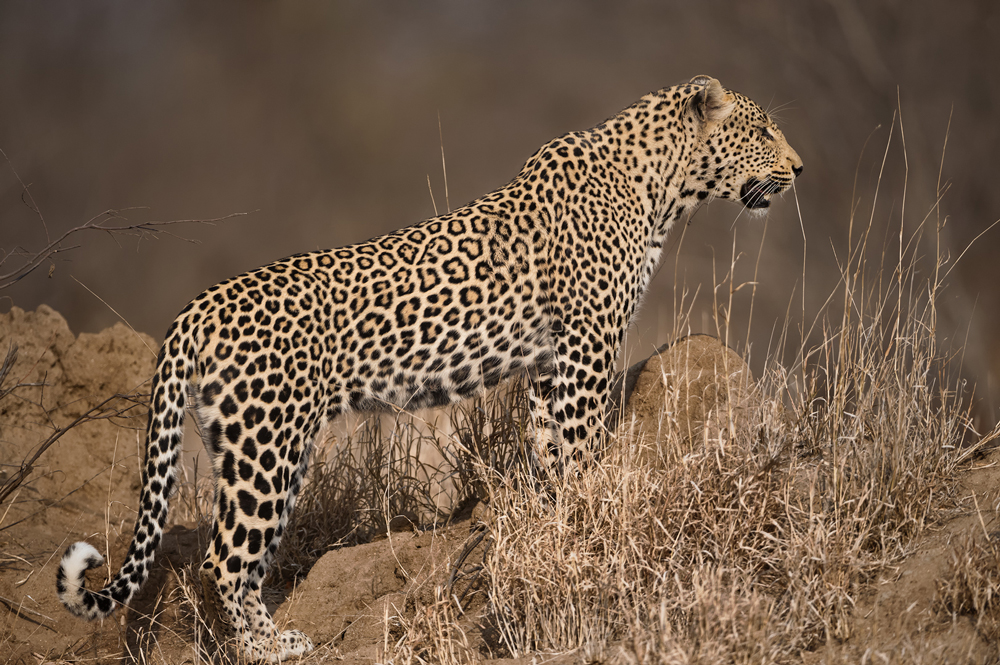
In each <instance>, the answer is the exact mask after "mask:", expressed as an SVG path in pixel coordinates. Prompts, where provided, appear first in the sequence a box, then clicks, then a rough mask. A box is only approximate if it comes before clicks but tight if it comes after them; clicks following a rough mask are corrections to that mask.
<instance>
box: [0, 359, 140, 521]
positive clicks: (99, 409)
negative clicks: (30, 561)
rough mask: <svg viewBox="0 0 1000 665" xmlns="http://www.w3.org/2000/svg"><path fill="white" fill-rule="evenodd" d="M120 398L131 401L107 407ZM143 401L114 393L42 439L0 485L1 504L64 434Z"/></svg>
mask: <svg viewBox="0 0 1000 665" xmlns="http://www.w3.org/2000/svg"><path fill="white" fill-rule="evenodd" d="M8 357H9V355H8ZM5 364H6V363H5ZM17 387H19V386H14V388H17ZM11 390H13V389H11ZM8 392H9V391H8ZM118 400H126V401H127V402H129V404H127V405H125V406H119V407H113V408H107V407H108V406H109V405H110V404H111V403H113V402H115V401H118ZM143 403H144V400H143V399H142V396H140V395H136V394H121V393H119V394H116V395H112V396H111V397H108V398H107V399H105V400H104V401H103V402H101V403H100V404H98V405H97V406H94V407H92V408H91V409H89V410H88V411H87V412H85V413H84V414H83V415H81V416H79V417H78V418H76V419H75V420H74V421H73V422H71V423H70V424H69V425H66V426H65V427H60V428H58V429H56V430H55V431H54V432H53V433H52V434H50V435H49V437H48V438H47V439H45V440H44V441H42V443H40V444H39V445H38V447H37V448H36V449H35V452H34V453H32V454H30V455H28V456H26V457H25V458H24V460H23V461H22V462H21V466H20V468H19V469H18V470H17V471H15V472H14V473H13V475H11V477H10V478H7V480H5V481H4V482H3V484H2V485H0V504H2V503H3V502H4V501H5V500H6V499H7V497H9V496H10V495H11V494H12V493H13V492H14V490H16V489H17V488H18V487H19V486H21V484H22V483H23V482H24V481H25V480H26V479H27V478H28V476H30V475H31V473H32V472H33V471H34V469H35V466H34V465H35V462H36V461H38V458H39V457H41V456H42V454H43V453H44V452H45V451H46V450H48V449H49V448H51V447H52V445H53V444H54V443H55V442H56V441H58V440H59V439H61V438H62V437H63V435H64V434H66V433H67V432H69V431H70V430H72V429H73V428H75V427H79V426H80V425H82V424H83V423H87V422H93V421H95V420H110V419H111V418H119V417H123V416H125V415H126V412H127V411H129V410H131V409H133V408H135V407H136V406H139V405H141V404H143ZM0 530H2V529H0Z"/></svg>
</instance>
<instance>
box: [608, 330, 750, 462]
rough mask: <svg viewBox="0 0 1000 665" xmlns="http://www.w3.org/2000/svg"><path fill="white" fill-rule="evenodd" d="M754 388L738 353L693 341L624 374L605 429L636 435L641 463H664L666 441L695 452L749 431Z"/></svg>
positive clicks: (710, 340) (667, 348) (664, 349)
mask: <svg viewBox="0 0 1000 665" xmlns="http://www.w3.org/2000/svg"><path fill="white" fill-rule="evenodd" d="M752 385H753V376H752V375H751V372H750V368H749V367H748V366H747V364H746V362H745V361H744V360H743V358H741V357H740V356H739V355H738V354H737V353H736V352H735V351H733V350H732V349H730V348H729V347H727V346H726V345H725V344H723V343H722V342H721V341H720V340H719V339H717V338H715V337H712V336H710V335H689V336H687V337H683V338H681V339H679V340H677V341H675V342H674V343H672V344H665V345H663V346H661V347H660V348H659V349H657V351H656V353H655V354H653V355H652V356H650V357H649V358H647V359H646V360H644V361H642V362H640V363H637V364H635V365H633V366H632V367H630V368H629V369H628V370H627V371H626V372H624V373H623V375H622V376H621V377H620V378H619V380H618V382H617V384H616V386H615V388H614V393H613V394H614V395H616V396H620V397H619V399H618V401H617V404H615V405H614V407H613V408H612V409H611V410H610V412H609V415H608V419H607V424H608V427H609V428H610V429H613V428H615V427H618V426H619V424H621V425H623V426H624V427H625V428H627V429H628V430H631V431H632V432H635V433H636V434H637V435H638V436H639V437H640V439H641V440H642V441H643V445H644V446H646V448H645V452H644V453H643V457H646V458H650V457H655V458H663V457H665V453H666V451H665V450H663V443H664V442H666V441H676V440H678V439H680V440H682V441H684V442H686V444H688V445H689V446H693V445H698V444H699V443H700V442H703V441H705V440H711V439H718V437H719V436H720V434H721V433H722V432H723V431H730V432H732V431H735V430H736V429H739V428H740V427H741V426H745V420H746V415H747V407H748V405H749V404H750V400H751V399H752ZM621 403H624V404H625V408H624V409H622V408H620V407H619V406H618V405H619V404H621ZM622 414H624V418H622ZM627 438H629V437H626V439H627Z"/></svg>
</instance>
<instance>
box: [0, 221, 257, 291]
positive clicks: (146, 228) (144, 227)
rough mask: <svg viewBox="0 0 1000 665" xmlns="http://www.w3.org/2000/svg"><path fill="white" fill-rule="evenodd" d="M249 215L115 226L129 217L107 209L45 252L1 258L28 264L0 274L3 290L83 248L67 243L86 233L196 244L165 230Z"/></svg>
mask: <svg viewBox="0 0 1000 665" xmlns="http://www.w3.org/2000/svg"><path fill="white" fill-rule="evenodd" d="M246 214H247V213H245V212H234V213H231V214H228V215H225V216H223V217H214V218H211V219H172V220H165V221H148V222H136V223H128V224H112V223H111V222H112V221H113V220H116V219H122V220H124V219H125V218H124V217H122V216H121V214H120V213H119V212H118V211H116V210H107V211H105V212H103V213H101V214H100V215H97V216H96V217H93V218H91V219H90V220H88V221H87V222H85V223H84V224H81V225H80V226H76V227H74V228H72V229H69V230H68V231H66V232H65V233H63V234H62V235H61V236H59V238H57V239H56V240H54V241H52V242H50V243H49V244H48V245H46V246H45V247H44V248H43V249H42V250H40V251H38V252H35V253H30V252H26V251H21V252H13V251H12V252H9V253H7V254H6V255H5V256H4V257H3V259H0V266H2V265H3V264H4V263H5V262H6V261H7V259H9V258H11V257H12V256H24V257H25V261H24V263H23V264H22V265H20V266H18V267H17V268H15V269H14V270H11V271H10V272H7V273H2V274H0V291H2V290H4V289H7V288H10V287H11V286H12V285H14V284H15V283H17V282H18V281H20V280H21V279H23V278H25V277H27V276H28V275H29V274H30V273H32V272H34V271H35V270H36V269H37V268H38V267H39V266H41V265H42V264H44V263H45V262H46V261H49V260H51V259H52V257H54V256H55V255H56V254H61V253H63V252H66V251H69V250H72V249H76V248H77V247H79V245H73V246H70V247H66V246H64V245H63V243H65V242H67V240H69V238H70V237H72V236H75V235H77V234H80V233H82V232H84V231H103V232H105V233H108V234H110V235H113V236H115V235H131V236H136V237H138V238H140V239H142V238H147V237H156V236H159V235H170V236H173V237H175V238H179V239H181V240H186V241H188V242H194V241H193V240H190V239H188V238H183V237H181V236H178V235H177V234H174V233H170V232H169V231H167V230H166V229H165V227H171V226H176V225H178V224H214V223H216V222H222V221H225V220H228V219H232V218H233V217H242V216H243V215H246Z"/></svg>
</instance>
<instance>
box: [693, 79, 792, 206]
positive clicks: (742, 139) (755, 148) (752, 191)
mask: <svg viewBox="0 0 1000 665" xmlns="http://www.w3.org/2000/svg"><path fill="white" fill-rule="evenodd" d="M688 86H689V87H690V90H691V92H692V93H693V94H691V96H690V97H689V98H688V101H687V105H686V108H685V122H687V123H689V126H691V127H693V128H694V129H695V131H696V133H697V140H696V143H695V148H694V152H693V154H692V159H691V161H690V162H689V163H690V167H689V173H688V174H687V178H686V180H687V182H688V183H689V186H692V187H694V188H696V189H697V190H698V198H700V199H705V198H722V199H732V200H739V201H741V202H742V203H743V205H744V206H745V207H746V208H748V209H751V210H761V209H764V208H767V207H768V206H770V205H771V198H772V197H773V196H774V195H775V194H780V193H782V192H784V191H786V190H787V189H788V188H789V187H791V186H792V182H793V181H794V180H795V178H796V177H797V176H799V174H801V173H802V159H800V158H799V155H798V154H797V153H796V152H795V150H793V149H792V147H791V146H790V145H788V141H786V140H785V135H784V134H782V133H781V130H780V129H778V127H777V125H775V123H774V121H773V120H772V119H771V118H770V117H769V116H768V115H767V113H765V112H764V110H763V109H762V108H761V107H760V106H758V105H757V104H755V103H754V102H753V101H752V100H751V99H749V98H747V97H745V96H743V95H741V94H739V93H738V92H733V91H732V90H726V89H725V88H723V87H722V85H721V84H720V83H719V82H718V81H717V80H716V79H714V78H711V77H710V76H696V77H695V78H693V79H691V81H690V83H689V84H688Z"/></svg>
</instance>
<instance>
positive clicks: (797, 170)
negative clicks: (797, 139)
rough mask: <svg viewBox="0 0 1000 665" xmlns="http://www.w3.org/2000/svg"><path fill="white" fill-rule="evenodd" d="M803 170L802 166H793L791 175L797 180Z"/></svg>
mask: <svg viewBox="0 0 1000 665" xmlns="http://www.w3.org/2000/svg"><path fill="white" fill-rule="evenodd" d="M804 168H805V167H804V166H802V165H801V164H799V165H798V166H793V167H792V173H794V174H795V177H796V178H798V177H799V176H800V175H802V169H804Z"/></svg>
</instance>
